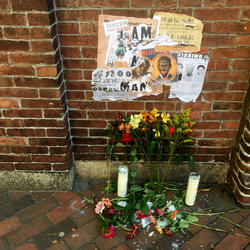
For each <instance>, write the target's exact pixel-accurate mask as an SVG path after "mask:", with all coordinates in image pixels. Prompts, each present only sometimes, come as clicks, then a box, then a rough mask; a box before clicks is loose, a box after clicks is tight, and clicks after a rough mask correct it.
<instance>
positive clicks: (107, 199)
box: [102, 198, 112, 208]
mask: <svg viewBox="0 0 250 250" xmlns="http://www.w3.org/2000/svg"><path fill="white" fill-rule="evenodd" d="M102 202H103V203H104V205H105V206H106V207H107V208H110V207H112V203H111V202H110V199H109V198H102Z"/></svg>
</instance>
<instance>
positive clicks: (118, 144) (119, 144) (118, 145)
mask: <svg viewBox="0 0 250 250" xmlns="http://www.w3.org/2000/svg"><path fill="white" fill-rule="evenodd" d="M115 146H117V147H123V144H122V143H121V142H117V143H116V144H115Z"/></svg>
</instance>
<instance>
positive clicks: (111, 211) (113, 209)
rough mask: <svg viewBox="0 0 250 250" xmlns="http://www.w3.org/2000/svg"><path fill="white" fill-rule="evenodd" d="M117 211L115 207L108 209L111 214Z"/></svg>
mask: <svg viewBox="0 0 250 250" xmlns="http://www.w3.org/2000/svg"><path fill="white" fill-rule="evenodd" d="M115 211H116V209H115V208H110V209H108V210H107V212H108V213H109V214H114V213H115Z"/></svg>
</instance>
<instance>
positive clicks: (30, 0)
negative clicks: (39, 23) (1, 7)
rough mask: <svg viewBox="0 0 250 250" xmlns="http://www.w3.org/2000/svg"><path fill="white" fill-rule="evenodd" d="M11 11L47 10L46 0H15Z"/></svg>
mask: <svg viewBox="0 0 250 250" xmlns="http://www.w3.org/2000/svg"><path fill="white" fill-rule="evenodd" d="M12 8H13V11H30V10H37V11H48V6H47V2H44V1H36V0H16V1H14V2H13V3H12Z"/></svg>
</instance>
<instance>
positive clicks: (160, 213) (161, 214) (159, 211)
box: [155, 208, 164, 216]
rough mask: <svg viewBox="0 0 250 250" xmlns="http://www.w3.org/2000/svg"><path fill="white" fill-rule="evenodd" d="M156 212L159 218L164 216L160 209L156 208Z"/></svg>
mask: <svg viewBox="0 0 250 250" xmlns="http://www.w3.org/2000/svg"><path fill="white" fill-rule="evenodd" d="M155 212H156V213H157V214H158V215H159V216H163V214H164V213H163V211H162V210H161V209H160V208H156V209H155Z"/></svg>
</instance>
